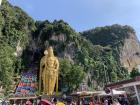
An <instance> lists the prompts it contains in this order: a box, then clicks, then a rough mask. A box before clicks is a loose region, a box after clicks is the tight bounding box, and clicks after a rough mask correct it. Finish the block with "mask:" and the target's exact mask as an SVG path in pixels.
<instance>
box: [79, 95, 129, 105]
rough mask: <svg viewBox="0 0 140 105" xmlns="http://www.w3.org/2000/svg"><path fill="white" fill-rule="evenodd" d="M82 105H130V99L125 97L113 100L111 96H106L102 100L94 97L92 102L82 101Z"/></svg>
mask: <svg viewBox="0 0 140 105" xmlns="http://www.w3.org/2000/svg"><path fill="white" fill-rule="evenodd" d="M80 105H129V102H128V99H127V98H125V97H124V96H121V97H118V98H112V97H111V96H106V97H102V98H100V99H99V98H98V97H94V98H91V99H90V101H87V100H86V99H84V98H83V99H82V101H81V103H80Z"/></svg>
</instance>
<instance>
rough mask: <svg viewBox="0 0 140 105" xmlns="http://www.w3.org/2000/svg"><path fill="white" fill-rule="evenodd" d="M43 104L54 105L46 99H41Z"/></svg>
mask: <svg viewBox="0 0 140 105" xmlns="http://www.w3.org/2000/svg"><path fill="white" fill-rule="evenodd" d="M41 104H43V105H53V104H52V103H51V102H50V101H48V100H46V99H41Z"/></svg>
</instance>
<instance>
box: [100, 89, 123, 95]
mask: <svg viewBox="0 0 140 105" xmlns="http://www.w3.org/2000/svg"><path fill="white" fill-rule="evenodd" d="M125 93H126V92H125V91H118V90H115V89H113V90H112V92H110V93H109V94H107V93H105V91H103V92H102V93H101V94H99V96H106V95H121V94H125Z"/></svg>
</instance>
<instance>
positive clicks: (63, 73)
mask: <svg viewBox="0 0 140 105" xmlns="http://www.w3.org/2000/svg"><path fill="white" fill-rule="evenodd" d="M84 76H85V72H84V70H83V68H82V67H81V66H79V65H76V64H72V63H71V62H70V61H69V60H68V59H61V62H60V83H61V86H60V87H61V89H62V91H63V92H66V93H70V92H72V91H74V90H75V89H77V88H78V87H79V84H80V83H81V82H82V81H83V79H84Z"/></svg>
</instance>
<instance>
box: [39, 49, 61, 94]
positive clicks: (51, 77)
mask: <svg viewBox="0 0 140 105" xmlns="http://www.w3.org/2000/svg"><path fill="white" fill-rule="evenodd" d="M44 54H45V56H44V57H42V59H41V61H40V80H39V92H41V84H42V82H43V94H47V95H52V94H53V92H54V88H55V85H56V91H57V90H58V69H59V61H58V59H57V57H55V56H54V53H53V49H52V47H49V48H48V50H45V51H44Z"/></svg>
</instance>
